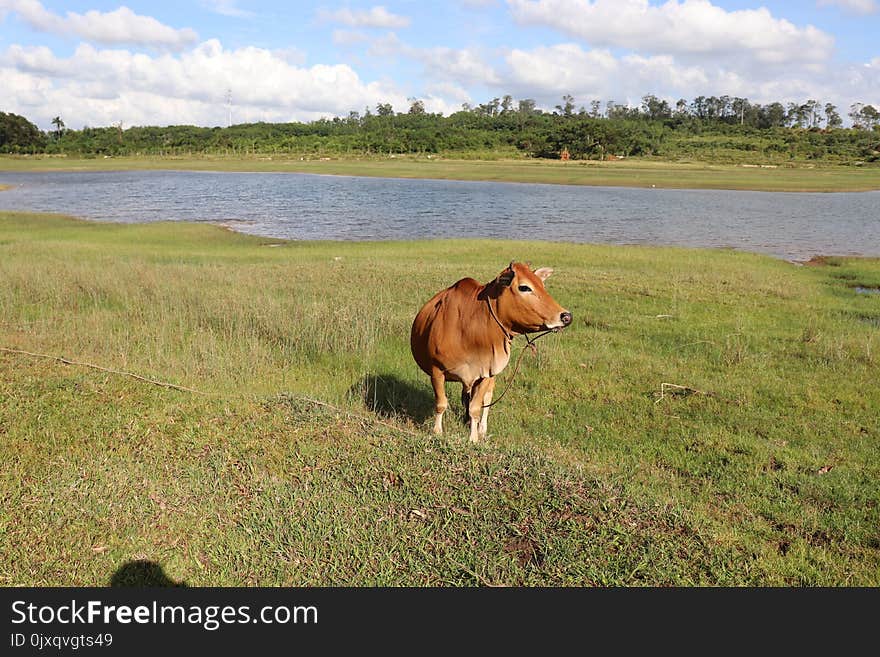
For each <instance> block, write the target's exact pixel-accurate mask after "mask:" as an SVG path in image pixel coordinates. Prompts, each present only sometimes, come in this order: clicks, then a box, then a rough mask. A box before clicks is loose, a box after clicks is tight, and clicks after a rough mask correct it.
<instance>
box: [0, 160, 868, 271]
mask: <svg viewBox="0 0 880 657" xmlns="http://www.w3.org/2000/svg"><path fill="white" fill-rule="evenodd" d="M0 184H7V185H11V186H12V189H10V190H7V191H5V192H2V193H0V208H2V209H7V210H24V211H35V212H61V213H65V214H70V215H75V216H78V217H83V218H88V219H93V220H96V221H119V222H149V221H168V220H170V221H208V222H221V223H228V224H229V225H232V226H234V227H235V229H236V230H241V231H242V232H247V233H253V234H257V235H263V236H268V237H281V238H287V239H300V240H316V239H328V240H392V239H394V240H396V239H426V238H445V237H489V238H511V239H537V240H553V241H568V242H591V243H602V244H654V245H674V246H694V247H728V248H734V249H742V250H746V251H753V252H758V253H767V254H771V255H774V256H777V257H780V258H786V259H791V260H806V259H809V258H810V257H812V256H814V255H863V256H880V192H858V193H852V192H841V193H792V192H744V191H728V190H680V189H642V188H632V187H587V186H571V185H545V184H531V183H499V182H471V181H452V180H412V179H406V180H404V179H389V178H359V177H347V176H322V175H313V174H299V173H228V172H199V171H109V172H107V171H102V172H48V173H31V172H28V173H10V172H0Z"/></svg>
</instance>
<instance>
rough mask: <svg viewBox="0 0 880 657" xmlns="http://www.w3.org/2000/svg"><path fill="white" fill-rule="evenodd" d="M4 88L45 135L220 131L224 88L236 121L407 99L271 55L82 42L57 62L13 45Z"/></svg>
mask: <svg viewBox="0 0 880 657" xmlns="http://www.w3.org/2000/svg"><path fill="white" fill-rule="evenodd" d="M254 71H259V72H260V74H259V75H254ZM0 87H2V88H3V89H4V105H5V107H4V109H5V110H6V111H12V112H16V113H18V114H23V115H24V116H27V117H28V118H30V119H31V120H33V121H35V122H36V123H37V124H38V125H41V126H43V127H48V125H49V124H48V122H49V121H50V120H51V118H52V117H53V116H56V115H61V116H62V117H63V118H64V120H65V122H66V123H67V124H68V125H69V126H70V127H72V128H75V127H81V126H83V125H92V126H101V125H112V124H114V123H116V122H118V121H122V122H123V123H124V124H125V125H170V124H181V123H191V124H196V125H225V124H226V120H227V119H226V116H227V114H226V105H225V96H226V92H227V90H230V91H231V93H232V103H233V121H235V122H246V121H290V120H304V121H308V120H314V119H317V118H320V117H322V116H334V115H346V114H348V112H349V111H350V110H352V109H358V108H362V107H364V106H365V105H368V106H371V107H374V106H375V105H376V104H377V103H379V102H390V103H392V104H393V105H394V106H395V107H396V108H398V109H403V108H406V107H408V106H409V104H408V103H407V96H408V95H411V94H406V93H403V92H401V91H399V90H398V89H396V88H395V87H394V86H392V85H390V84H387V83H380V82H365V81H363V80H361V79H360V77H359V76H358V74H357V73H356V72H355V71H354V70H353V69H352V68H351V67H350V66H347V65H344V64H336V65H324V64H320V65H315V66H312V67H309V68H305V67H300V66H296V65H294V64H291V63H290V62H289V61H288V58H286V57H284V56H279V54H278V53H276V52H273V51H270V50H266V49H262V48H254V47H247V48H239V49H235V50H227V49H224V48H223V46H222V45H221V44H220V42H219V41H216V40H209V41H205V42H204V43H201V44H199V45H198V46H197V47H196V48H194V49H192V50H189V51H186V52H184V53H182V54H180V55H172V54H170V53H165V54H161V55H157V56H150V55H146V54H139V53H132V52H129V51H126V50H106V49H97V48H95V47H94V46H91V45H88V44H81V45H80V46H79V47H77V49H76V50H75V52H74V53H73V54H72V55H71V56H70V57H58V56H56V55H54V54H53V53H52V52H51V51H50V50H49V49H47V48H44V47H35V48H28V47H21V46H12V47H10V48H8V49H7V50H6V51H4V52H2V53H0ZM432 102H433V103H434V104H435V105H438V104H439V103H440V99H432ZM427 106H428V103H427V102H426V107H427ZM432 111H436V110H432Z"/></svg>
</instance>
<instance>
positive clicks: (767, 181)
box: [0, 156, 880, 192]
mask: <svg viewBox="0 0 880 657" xmlns="http://www.w3.org/2000/svg"><path fill="white" fill-rule="evenodd" d="M758 164H760V162H756V163H755V165H753V166H748V167H746V166H742V165H736V164H707V163H702V162H669V161H659V160H651V159H626V160H618V161H611V162H597V161H578V162H575V161H568V162H563V161H556V160H533V159H508V160H504V159H501V160H498V159H492V160H471V159H447V158H445V157H431V158H430V159H429V158H428V157H425V156H421V157H416V156H396V157H395V158H393V159H392V158H387V157H386V158H379V157H374V158H354V157H351V158H341V159H330V158H323V159H322V158H314V156H313V157H312V159H309V157H307V156H305V157H303V158H302V159H300V158H299V157H292V158H290V157H287V156H278V157H274V158H273V157H269V156H266V157H252V158H223V157H191V158H178V157H166V158H160V157H119V158H97V159H72V158H64V157H39V156H37V157H2V158H0V171H61V170H65V171H109V170H120V169H186V170H216V171H291V172H302V173H317V174H332V175H346V176H379V177H389V178H436V179H446V180H492V181H501V182H530V183H550V184H566V185H605V186H625V187H652V186H654V187H660V188H676V189H741V190H761V191H778V192H809V191H813V192H843V191H867V190H876V189H880V169H878V167H877V166H875V165H866V166H864V167H855V166H842V165H825V166H821V165H819V166H814V165H812V164H810V165H790V166H785V165H780V166H776V165H772V166H773V167H775V168H761V167H760V166H757V165H758Z"/></svg>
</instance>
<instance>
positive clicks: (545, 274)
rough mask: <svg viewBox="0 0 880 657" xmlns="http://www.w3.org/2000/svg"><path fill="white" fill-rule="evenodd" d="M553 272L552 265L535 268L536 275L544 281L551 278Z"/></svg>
mask: <svg viewBox="0 0 880 657" xmlns="http://www.w3.org/2000/svg"><path fill="white" fill-rule="evenodd" d="M552 273H553V270H552V269H550V267H541V268H540V269H536V270H535V276H537V277H538V278H540V279H541V280H542V281H546V280H547V279H548V278H550V274H552Z"/></svg>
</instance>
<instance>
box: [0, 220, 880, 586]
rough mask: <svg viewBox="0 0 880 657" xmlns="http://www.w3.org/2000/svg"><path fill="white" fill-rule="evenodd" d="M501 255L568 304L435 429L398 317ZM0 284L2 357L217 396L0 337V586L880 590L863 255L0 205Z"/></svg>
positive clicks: (405, 322)
mask: <svg viewBox="0 0 880 657" xmlns="http://www.w3.org/2000/svg"><path fill="white" fill-rule="evenodd" d="M269 244H278V245H279V246H276V247H269V246H268V245H269ZM487 254H490V255H488V257H487ZM514 258H515V259H519V260H530V261H531V262H532V263H533V264H534V265H535V266H540V265H547V266H551V267H553V268H554V269H555V270H556V273H555V274H554V276H553V277H552V278H550V279H549V281H548V288H549V290H550V291H551V293H552V294H553V295H554V296H555V297H556V298H557V299H558V300H559V301H560V302H561V303H562V304H564V305H565V306H566V307H567V308H569V309H570V310H572V312H573V313H574V316H575V321H574V323H573V325H572V326H571V327H570V328H569V329H567V330H565V331H564V332H562V333H559V334H554V335H550V336H547V337H546V338H544V339H543V340H542V341H541V342H540V343H539V344H540V348H539V355H538V356H537V357H532V356H530V355H526V356H525V357H524V359H523V362H522V365H521V367H520V372H519V374H518V375H517V378H516V380H515V381H514V382H513V383H512V387H511V390H510V392H509V393H508V394H507V395H506V397H505V398H504V400H503V401H502V402H501V403H500V404H498V405H497V406H495V407H493V409H492V411H491V412H490V415H489V433H490V435H489V438H488V440H487V441H486V442H485V443H484V444H481V445H479V446H476V447H474V446H472V445H470V444H469V442H468V440H467V428H466V426H465V425H464V424H462V423H461V422H459V421H457V420H456V417H455V416H456V415H458V414H460V411H461V409H460V407H459V405H458V394H457V393H458V390H457V387H453V386H452V385H450V389H449V392H450V398H451V400H452V407H451V409H450V413H449V416H448V417H447V422H446V428H447V434H446V435H444V436H443V437H440V438H437V437H434V436H432V435H430V425H431V418H430V416H431V404H432V398H431V393H430V385H429V383H428V380H427V377H426V376H425V375H424V374H422V372H421V371H420V370H418V368H417V367H416V365H415V363H414V362H413V361H412V358H411V356H410V354H409V346H408V336H409V326H410V323H411V321H412V318H413V316H414V315H415V313H416V311H417V310H418V308H419V307H420V306H421V304H422V303H423V302H424V301H426V300H427V299H428V298H429V297H430V296H431V295H432V294H433V293H434V292H436V291H437V290H439V289H440V288H442V287H444V286H447V285H449V284H451V283H452V282H454V281H455V280H457V279H458V278H460V277H462V276H466V275H469V276H474V277H475V278H477V279H479V280H489V279H490V278H492V277H494V276H495V275H496V274H497V273H498V271H500V269H502V268H503V267H504V266H505V265H506V264H507V262H508V261H509V260H511V259H514ZM0 281H3V285H2V286H0V347H6V348H10V349H22V350H27V351H31V352H36V353H46V354H52V355H58V356H65V357H67V358H68V359H73V360H77V361H83V362H89V363H94V364H97V365H100V366H103V367H107V368H113V369H119V370H125V371H130V372H134V373H137V374H140V375H143V376H147V377H152V378H156V379H159V380H162V381H169V382H173V383H176V384H180V385H184V386H188V387H192V388H195V389H198V390H201V391H204V392H206V393H208V394H204V395H200V394H193V393H187V392H181V391H178V390H171V389H167V388H161V387H158V386H154V385H150V384H147V383H143V382H141V381H137V380H134V379H131V378H128V377H124V376H120V375H116V374H110V373H107V372H103V371H98V370H94V369H91V368H87V367H82V366H71V365H64V364H61V363H58V362H56V361H52V360H45V359H39V358H32V357H28V356H23V355H18V354H12V353H8V352H0V458H2V461H3V463H4V468H3V469H2V470H0V497H2V506H0V584H3V585H60V584H67V585H102V584H106V583H108V582H109V581H110V580H111V578H112V577H113V575H114V573H116V572H117V570H118V569H119V568H120V567H123V566H124V565H125V564H126V563H129V562H131V561H135V560H147V561H152V562H156V563H158V564H159V565H160V566H161V567H162V568H163V569H164V572H165V573H166V574H167V576H168V577H170V578H171V579H172V580H175V581H185V582H187V583H188V584H192V585H342V584H351V585H461V586H470V585H487V584H508V585H528V586H531V585H575V586H581V585H624V586H631V585H665V584H673V585H770V586H781V585H805V586H825V585H829V586H842V585H856V586H877V585H880V507H878V503H880V487H878V486H877V481H878V479H880V420H878V417H880V412H878V410H880V386H877V385H876V381H877V379H878V365H880V356H878V350H880V337H878V328H880V295H874V294H861V293H859V292H858V291H857V289H856V288H858V287H862V288H869V289H870V288H875V287H878V286H880V261H877V260H869V259H841V258H830V259H826V260H825V261H823V262H822V263H820V266H804V267H798V266H794V265H792V264H790V263H786V262H783V261H780V260H776V259H773V258H769V257H763V256H757V255H751V254H746V253H741V252H735V251H730V250H696V249H693V250H689V249H671V248H647V247H611V246H590V245H573V244H554V243H543V242H514V241H486V240H446V241H424V242H397V243H395V242H377V243H335V242H282V241H280V240H271V239H265V238H257V237H250V236H245V235H240V234H235V233H231V232H229V231H225V230H222V229H220V228H217V227H213V226H206V225H194V224H172V223H164V224H163V223H160V224H141V225H116V224H98V223H88V222H82V221H76V220H71V219H66V218H62V217H57V216H47V215H25V214H13V213H0ZM509 375H510V371H506V372H505V373H503V374H502V375H501V376H500V377H499V379H500V380H499V388H498V390H499V391H500V390H503V389H504V388H505V387H506V386H507V385H508V382H509ZM663 383H670V384H676V385H679V386H685V387H687V388H689V389H690V390H682V389H677V388H673V389H669V388H667V389H666V391H665V394H664V395H663V396H662V398H661V395H660V393H661V384H663ZM309 400H314V401H309ZM315 402H320V403H315Z"/></svg>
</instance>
